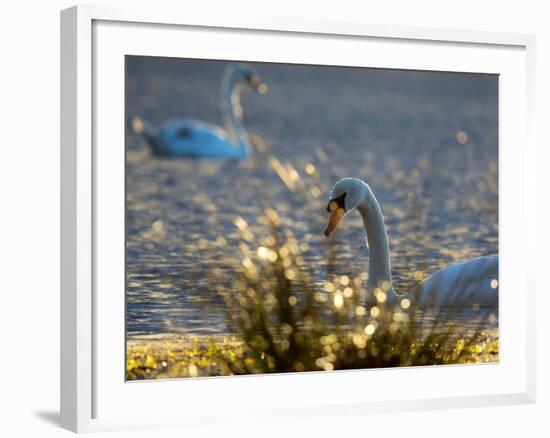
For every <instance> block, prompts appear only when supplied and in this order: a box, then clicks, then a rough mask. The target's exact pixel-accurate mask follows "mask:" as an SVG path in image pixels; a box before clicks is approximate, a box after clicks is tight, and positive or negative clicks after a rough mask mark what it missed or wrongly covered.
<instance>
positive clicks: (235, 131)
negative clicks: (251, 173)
mask: <svg viewBox="0 0 550 438" xmlns="http://www.w3.org/2000/svg"><path fill="white" fill-rule="evenodd" d="M241 91H242V84H240V83H239V82H238V81H237V79H236V77H235V71H234V70H229V71H228V72H226V74H225V76H224V78H223V81H222V96H223V98H222V111H223V115H224V124H225V129H226V130H227V132H228V133H229V138H230V139H231V142H232V143H234V144H236V145H237V146H238V147H239V148H240V149H241V150H242V152H243V153H244V154H248V153H249V152H250V151H251V150H252V147H251V145H250V142H249V140H248V134H247V132H246V128H245V127H244V125H243V107H242V106H241Z"/></svg>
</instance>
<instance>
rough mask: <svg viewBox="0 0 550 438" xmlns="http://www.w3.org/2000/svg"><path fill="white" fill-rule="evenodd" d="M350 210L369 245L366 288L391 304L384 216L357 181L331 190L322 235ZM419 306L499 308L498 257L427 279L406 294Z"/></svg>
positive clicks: (346, 181)
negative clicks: (385, 295)
mask: <svg viewBox="0 0 550 438" xmlns="http://www.w3.org/2000/svg"><path fill="white" fill-rule="evenodd" d="M353 209H357V211H358V212H359V214H360V215H361V217H362V219H363V224H364V226H365V231H366V234H367V242H368V245H369V251H370V254H369V270H368V275H369V277H368V280H367V285H366V286H367V289H369V290H371V291H373V290H374V289H375V288H381V289H383V290H384V291H385V292H387V293H388V298H389V299H390V301H392V300H395V296H399V295H402V294H401V293H396V291H395V290H394V288H393V284H392V275H391V261H390V248H389V244H388V236H387V232H386V226H385V224H384V217H383V216H382V211H381V209H380V204H379V203H378V201H377V199H376V197H375V196H374V193H373V192H372V190H371V188H370V187H369V186H368V185H367V184H366V183H365V182H363V181H361V180H360V179H357V178H344V179H341V180H339V181H338V182H337V183H336V184H335V185H334V187H333V188H332V190H331V194H330V201H329V203H328V206H327V211H328V212H329V213H330V218H329V223H328V226H327V229H326V230H325V236H329V235H330V234H331V233H332V232H333V231H334V229H335V228H336V227H337V226H338V223H339V222H340V220H341V219H342V218H343V217H344V216H345V215H346V214H348V213H350V212H351V211H352V210H353ZM407 295H409V296H411V297H413V298H416V299H417V300H418V302H419V303H420V304H422V305H430V304H433V305H439V306H468V307H471V306H476V305H479V306H488V307H498V255H488V256H483V257H478V258H475V259H471V260H468V261H465V262H462V263H456V264H453V265H450V266H448V267H447V268H445V269H443V270H441V271H438V272H436V273H434V274H432V275H431V276H430V277H428V278H427V279H426V280H425V281H424V282H422V283H421V284H420V285H419V286H418V287H417V288H415V289H414V290H412V291H410V292H409V294H407Z"/></svg>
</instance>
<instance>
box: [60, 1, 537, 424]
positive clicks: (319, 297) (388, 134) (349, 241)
mask: <svg viewBox="0 0 550 438" xmlns="http://www.w3.org/2000/svg"><path fill="white" fill-rule="evenodd" d="M61 45H62V328H61V341H62V389H61V393H62V426H63V427H65V428H68V429H71V430H74V431H97V430H109V429H114V428H136V427H137V428H140V427H152V426H154V427H158V426H163V425H172V426H173V425H189V424H201V423H207V422H209V421H211V418H212V415H213V414H215V417H216V421H217V422H224V421H230V420H234V419H237V420H238V419H239V418H246V417H247V416H248V417H250V416H254V417H258V418H266V419H267V418H269V417H270V416H273V415H275V414H274V412H277V415H281V414H284V415H291V416H293V417H302V416H303V417H306V416H315V415H318V416H321V415H328V414H331V415H340V414H342V413H344V412H346V413H348V414H349V413H350V412H351V413H353V414H357V415H362V414H366V413H367V412H380V411H388V410H392V411H396V410H408V409H430V408H442V407H459V406H483V405H494V404H510V403H528V402H532V401H533V400H534V378H535V376H534V341H533V339H532V336H533V330H534V309H533V300H532V297H533V295H534V287H535V286H534V284H535V283H534V272H533V268H532V266H531V265H530V263H529V260H527V259H526V258H525V257H523V256H522V254H525V253H527V252H529V251H530V249H531V248H532V246H533V245H534V232H535V231H534V230H535V224H534V222H535V220H534V217H533V216H532V214H531V213H530V212H532V211H533V209H534V207H535V200H534V197H533V192H534V190H533V186H534V181H535V179H534V165H533V162H534V153H535V152H534V144H533V141H532V138H531V135H532V134H531V127H530V123H531V116H532V114H531V112H532V109H533V99H532V97H533V92H534V91H533V90H534V89H533V87H534V81H533V77H532V75H533V67H532V65H533V56H534V55H533V51H534V40H533V37H531V36H529V35H511V34H497V33H486V32H472V31H468V32H466V31H456V30H453V31H451V30H442V29H441V30H436V29H420V28H412V27H411V28H403V27H387V26H376V25H370V24H369V25H366V24H361V23H357V24H351V25H350V24H349V23H346V24H345V25H344V24H341V23H318V22H305V21H300V22H296V21H294V20H288V21H278V20H274V19H269V18H265V19H257V18H255V17H246V16H243V17H242V21H239V22H226V21H224V19H223V18H222V17H214V16H211V15H209V16H208V17H207V16H195V15H192V14H191V15H190V14H183V13H182V14H178V13H177V12H176V13H174V12H173V11H172V12H169V13H162V12H159V11H156V10H155V11H140V12H138V11H134V10H132V11H129V10H122V9H111V8H103V7H101V8H96V7H74V8H71V9H68V10H65V11H63V12H62V36H61ZM518 230H522V231H521V233H518ZM144 400H146V401H147V402H144Z"/></svg>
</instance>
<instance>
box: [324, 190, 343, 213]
mask: <svg viewBox="0 0 550 438" xmlns="http://www.w3.org/2000/svg"><path fill="white" fill-rule="evenodd" d="M346 195H347V193H342V194H341V195H340V196H338V197H337V198H334V199H331V200H330V201H329V202H328V205H327V211H328V212H329V213H332V212H333V211H335V210H337V209H339V208H341V209H342V210H344V211H346V202H345V199H346Z"/></svg>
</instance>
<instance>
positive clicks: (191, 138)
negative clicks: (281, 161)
mask: <svg viewBox="0 0 550 438" xmlns="http://www.w3.org/2000/svg"><path fill="white" fill-rule="evenodd" d="M244 86H250V87H251V88H253V89H254V90H256V92H257V93H258V94H265V93H266V92H267V85H266V84H264V83H263V82H262V81H261V79H260V76H259V75H258V74H257V73H255V72H254V71H253V70H252V69H251V68H250V67H248V66H246V65H236V66H230V67H228V68H227V69H226V71H225V74H224V77H223V81H222V111H223V114H224V125H225V129H224V128H222V127H220V126H217V125H213V124H211V123H205V122H201V121H199V120H192V119H175V120H173V121H171V122H170V123H169V124H168V125H166V126H165V127H163V128H161V129H158V130H155V129H154V128H152V127H151V126H149V125H148V124H147V123H145V122H144V121H143V120H142V119H141V118H140V117H134V119H133V120H132V127H133V129H134V131H135V132H136V133H137V134H141V135H142V136H143V137H144V138H145V140H146V141H147V143H148V144H149V146H150V147H151V150H152V152H153V154H154V155H157V156H163V157H188V158H233V159H243V158H246V157H248V156H249V155H250V153H251V151H252V146H251V141H250V138H249V135H248V133H247V131H246V129H245V127H244V126H243V109H242V106H241V91H242V89H243V87H244Z"/></svg>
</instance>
